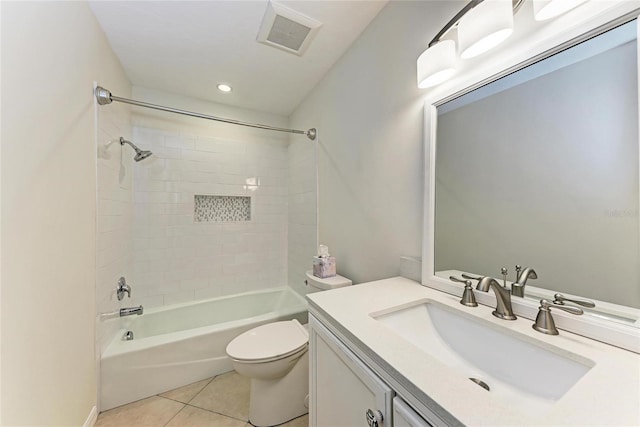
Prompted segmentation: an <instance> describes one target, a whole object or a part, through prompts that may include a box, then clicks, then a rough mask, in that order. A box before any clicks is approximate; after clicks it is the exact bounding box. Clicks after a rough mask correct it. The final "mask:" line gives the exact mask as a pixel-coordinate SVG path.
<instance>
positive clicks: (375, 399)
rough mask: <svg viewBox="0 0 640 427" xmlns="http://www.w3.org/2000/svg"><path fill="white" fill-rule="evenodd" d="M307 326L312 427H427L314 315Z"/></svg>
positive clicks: (422, 420) (418, 416)
mask: <svg viewBox="0 0 640 427" xmlns="http://www.w3.org/2000/svg"><path fill="white" fill-rule="evenodd" d="M309 326H310V328H309V342H310V380H309V385H310V395H309V403H310V405H309V415H310V423H311V426H314V427H343V426H344V427H357V426H363V427H369V426H370V427H375V426H376V423H377V426H378V427H392V426H394V425H396V426H403V427H428V426H429V425H430V424H428V423H427V422H426V421H425V420H424V419H422V417H420V415H418V414H417V413H416V412H414V411H413V410H412V409H411V408H410V407H409V406H408V405H407V404H406V403H404V401H402V399H400V398H399V397H395V398H394V396H395V395H396V393H395V392H394V391H393V390H392V389H391V387H389V386H388V385H387V384H386V383H384V382H383V381H382V380H381V379H380V378H379V377H378V376H377V375H376V374H375V373H374V372H373V371H372V370H371V369H370V368H369V367H368V366H366V365H365V364H364V363H363V362H362V361H361V360H360V359H359V358H358V357H357V356H356V355H355V354H353V352H351V350H349V349H348V348H347V347H346V346H345V345H344V344H343V343H342V342H341V341H340V340H339V339H338V338H337V337H336V336H335V335H333V334H332V333H331V331H329V330H328V329H327V328H326V327H324V326H323V325H322V324H321V323H320V321H319V320H318V319H317V318H315V317H314V316H313V315H309ZM367 412H369V415H368V414H367ZM393 414H396V415H395V417H394V415H393ZM396 418H397V420H396Z"/></svg>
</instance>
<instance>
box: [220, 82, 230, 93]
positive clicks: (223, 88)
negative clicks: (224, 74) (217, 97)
mask: <svg viewBox="0 0 640 427" xmlns="http://www.w3.org/2000/svg"><path fill="white" fill-rule="evenodd" d="M217 88H218V90H219V91H220V92H225V93H228V92H231V91H232V90H233V88H232V87H231V86H229V85H228V84H226V83H218V86H217Z"/></svg>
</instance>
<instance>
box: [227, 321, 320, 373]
mask: <svg viewBox="0 0 640 427" xmlns="http://www.w3.org/2000/svg"><path fill="white" fill-rule="evenodd" d="M308 342H309V334H308V332H307V331H306V329H305V328H304V327H303V326H302V325H301V324H300V322H298V321H297V320H295V319H294V320H287V321H281V322H274V323H269V324H266V325H262V326H258V327H257V328H253V329H251V330H249V331H247V332H244V333H243V334H240V335H238V336H237V337H236V338H234V339H233V340H232V341H231V342H230V343H229V345H228V346H227V355H228V356H229V357H230V358H232V359H234V360H237V361H240V362H244V363H265V362H270V361H273V360H278V359H282V358H285V357H288V356H291V355H293V354H296V353H298V352H301V351H302V350H306V347H307V344H308Z"/></svg>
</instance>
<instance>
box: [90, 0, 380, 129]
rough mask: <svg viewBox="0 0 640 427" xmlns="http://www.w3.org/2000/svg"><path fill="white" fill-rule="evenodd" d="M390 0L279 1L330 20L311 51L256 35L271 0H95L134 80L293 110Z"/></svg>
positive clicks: (237, 102) (98, 15)
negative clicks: (223, 86)
mask: <svg viewBox="0 0 640 427" xmlns="http://www.w3.org/2000/svg"><path fill="white" fill-rule="evenodd" d="M386 2H387V0H380V1H364V0H359V1H346V0H340V1H309V0H295V1H278V2H277V3H279V4H281V5H284V6H286V7H289V8H290V9H293V10H295V11H297V12H299V13H302V14H304V15H307V16H309V17H311V18H313V19H315V20H317V21H320V22H321V23H322V26H321V27H320V30H319V31H318V32H317V35H316V36H315V38H314V39H313V41H312V42H311V44H310V46H309V48H308V50H307V51H306V52H305V53H304V55H303V56H297V55H294V54H291V53H288V52H285V51H282V50H279V49H276V48H273V47H270V46H267V45H264V44H261V43H259V42H257V41H256V36H257V34H258V31H259V29H260V24H261V22H262V18H263V16H264V13H265V11H266V9H267V5H268V4H267V3H268V1H267V0H256V1H246V0H235V1H90V2H89V4H90V6H91V9H92V10H93V13H94V14H95V16H96V18H97V19H98V22H99V23H100V25H101V27H102V28H103V30H104V32H105V33H106V35H107V38H108V40H109V43H110V44H111V46H112V48H113V50H114V52H115V53H116V55H117V56H118V58H119V59H120V62H121V63H122V66H123V67H124V70H125V72H126V73H127V76H128V77H129V79H130V80H131V83H132V84H134V85H137V86H144V87H148V88H154V89H159V90H163V91H165V92H171V93H176V94H181V95H187V96H192V97H197V98H201V99H205V100H209V101H213V102H218V103H222V104H227V105H233V106H237V107H242V108H248V109H253V110H259V111H267V112H272V113H276V114H283V115H286V116H288V115H290V114H291V113H292V112H293V110H294V109H295V108H296V107H297V106H298V104H299V103H300V102H301V101H302V100H303V99H304V98H305V96H306V95H307V94H308V93H309V92H310V91H311V89H312V88H313V87H314V86H315V85H316V84H317V83H318V82H319V81H320V80H321V79H322V77H323V76H324V75H325V73H326V72H327V71H328V70H329V69H330V68H331V66H332V65H333V64H334V63H335V62H336V61H337V60H338V58H340V56H341V55H342V54H343V53H344V52H345V51H346V50H347V48H348V47H349V46H350V45H351V44H352V43H353V42H354V40H355V39H356V38H357V37H358V36H359V35H360V33H361V32H362V31H363V30H364V28H365V27H366V26H367V25H368V24H369V23H370V22H371V21H372V20H373V18H374V17H375V16H376V15H377V14H378V12H379V11H380V10H381V9H382V8H383V7H384V5H385V4H386ZM219 82H225V83H228V84H230V85H231V86H232V87H233V91H232V92H231V93H228V94H224V93H221V92H219V91H218V90H217V89H216V84H217V83H219ZM114 95H117V94H114Z"/></svg>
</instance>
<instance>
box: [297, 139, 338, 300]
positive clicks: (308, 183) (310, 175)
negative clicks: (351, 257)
mask: <svg viewBox="0 0 640 427" xmlns="http://www.w3.org/2000/svg"><path fill="white" fill-rule="evenodd" d="M292 140H293V141H292V142H291V144H290V145H289V150H288V162H289V178H288V182H289V202H288V212H289V220H288V223H289V230H288V231H289V233H288V249H289V252H288V263H289V271H288V283H289V286H291V287H292V288H293V289H294V290H295V291H296V292H298V293H300V294H303V295H304V294H306V293H307V289H306V287H305V285H304V281H305V279H306V276H305V272H306V271H307V270H311V268H312V265H313V264H312V257H313V256H314V255H315V254H316V252H317V247H318V238H317V233H318V231H317V215H316V212H317V202H316V197H317V191H316V182H317V163H316V150H317V144H318V142H317V141H310V140H308V139H307V138H304V139H303V138H299V137H296V138H295V139H294V138H292ZM329 249H331V248H329Z"/></svg>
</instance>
